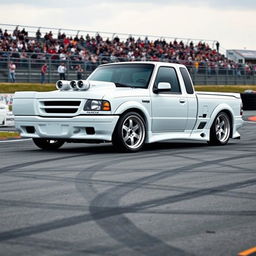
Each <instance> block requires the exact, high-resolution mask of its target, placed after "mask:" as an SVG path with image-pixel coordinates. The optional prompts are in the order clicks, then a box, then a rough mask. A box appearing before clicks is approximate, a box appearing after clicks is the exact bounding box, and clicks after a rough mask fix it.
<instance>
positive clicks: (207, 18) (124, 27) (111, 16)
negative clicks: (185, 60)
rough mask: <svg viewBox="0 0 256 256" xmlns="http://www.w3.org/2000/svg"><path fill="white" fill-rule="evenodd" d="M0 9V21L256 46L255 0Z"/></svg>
mask: <svg viewBox="0 0 256 256" xmlns="http://www.w3.org/2000/svg"><path fill="white" fill-rule="evenodd" d="M0 10H1V16H0V24H20V25H27V26H38V27H56V28H63V29H65V28H66V29H74V30H85V31H99V32H112V33H125V34H132V35H134V34H141V35H148V36H150V35H156V36H159V37H164V38H167V37H173V38H191V39H204V40H217V41H219V42H220V47H221V48H222V51H223V52H224V50H225V49H248V50H256V26H255V24H256V20H255V17H256V0H233V1H232V0H183V1H181V0H108V1H106V0H95V1H92V0H90V1H89V0H72V1H71V0H42V1H36V0H22V1H17V0H12V1H7V0H0ZM0 27H2V29H4V28H5V26H3V25H0ZM212 44H214V43H212Z"/></svg>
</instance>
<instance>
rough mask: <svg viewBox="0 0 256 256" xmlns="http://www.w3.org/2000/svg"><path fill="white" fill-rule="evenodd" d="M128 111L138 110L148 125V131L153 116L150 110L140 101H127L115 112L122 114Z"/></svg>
mask: <svg viewBox="0 0 256 256" xmlns="http://www.w3.org/2000/svg"><path fill="white" fill-rule="evenodd" d="M128 112H136V113H138V114H139V115H141V117H142V118H143V120H144V122H145V125H146V131H149V130H150V129H151V123H150V120H151V118H150V115H149V112H148V110H147V109H146V108H145V107H144V106H143V105H141V104H139V103H138V102H126V103H124V104H122V105H120V106H119V107H118V108H117V110H116V111H115V114H118V115H120V116H122V115H125V114H126V113H128Z"/></svg>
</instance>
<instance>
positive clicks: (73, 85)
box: [56, 80, 90, 91]
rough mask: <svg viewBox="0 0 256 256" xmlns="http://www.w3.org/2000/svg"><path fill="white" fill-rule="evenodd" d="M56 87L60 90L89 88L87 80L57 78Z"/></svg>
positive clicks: (83, 89) (84, 89)
mask: <svg viewBox="0 0 256 256" xmlns="http://www.w3.org/2000/svg"><path fill="white" fill-rule="evenodd" d="M56 88H57V89H58V90H60V91H70V90H73V91H86V90H88V89H89V88H90V83H89V81H88V80H78V81H77V80H73V81H66V80H59V81H57V82H56Z"/></svg>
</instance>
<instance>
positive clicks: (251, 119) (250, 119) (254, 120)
mask: <svg viewBox="0 0 256 256" xmlns="http://www.w3.org/2000/svg"><path fill="white" fill-rule="evenodd" d="M247 120H248V121H251V122H256V116H249V117H248V118H247Z"/></svg>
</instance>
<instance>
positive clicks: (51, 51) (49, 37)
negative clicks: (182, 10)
mask: <svg viewBox="0 0 256 256" xmlns="http://www.w3.org/2000/svg"><path fill="white" fill-rule="evenodd" d="M219 47H220V44H219V42H217V43H216V44H215V47H212V48H211V47H210V46H209V44H208V43H205V42H202V41H200V42H197V43H194V42H193V41H190V42H188V43H184V42H183V41H178V40H173V41H170V42H169V41H168V42H167V41H166V40H165V39H156V40H149V39H148V38H147V37H145V38H140V37H139V38H137V39H135V38H134V37H132V36H129V37H128V38H127V39H126V40H121V39H120V38H119V37H118V36H115V37H114V38H112V39H109V38H107V39H105V40H104V39H103V38H102V37H101V35H100V34H96V35H95V36H90V35H89V34H87V35H85V36H83V35H76V36H67V35H66V34H65V33H61V31H59V33H58V35H57V36H56V37H54V36H53V33H52V31H49V32H47V33H45V34H44V35H42V33H41V31H40V29H38V30H37V32H36V33H35V35H29V34H28V32H27V31H26V30H25V28H23V29H22V30H20V29H19V27H18V26H17V27H16V28H15V29H14V31H13V32H12V33H9V32H8V31H7V30H2V29H1V28H0V59H1V57H2V58H3V57H6V56H7V54H10V57H12V58H17V59H21V60H22V59H27V58H28V57H29V56H30V58H32V59H35V60H46V59H49V58H51V59H52V60H59V61H60V62H66V61H67V60H71V61H77V62H80V63H81V62H85V63H89V64H90V65H88V70H90V69H91V70H93V69H94V68H95V67H96V66H97V65H98V64H99V63H107V62H117V61H133V60H141V61H146V60H152V61H167V62H176V63H182V64H185V65H186V66H187V67H188V68H194V69H195V70H196V72H200V70H202V69H204V70H206V72H208V74H214V73H216V72H219V71H220V70H225V72H229V73H230V74H233V72H237V74H238V75H239V72H240V71H241V70H242V69H243V72H245V73H247V74H250V73H251V72H255V71H256V70H255V66H253V65H250V64H246V65H245V66H242V65H241V64H237V63H235V62H233V61H231V60H228V59H227V58H226V57H225V56H224V55H222V54H221V53H220V52H219ZM43 79H44V78H43Z"/></svg>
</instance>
